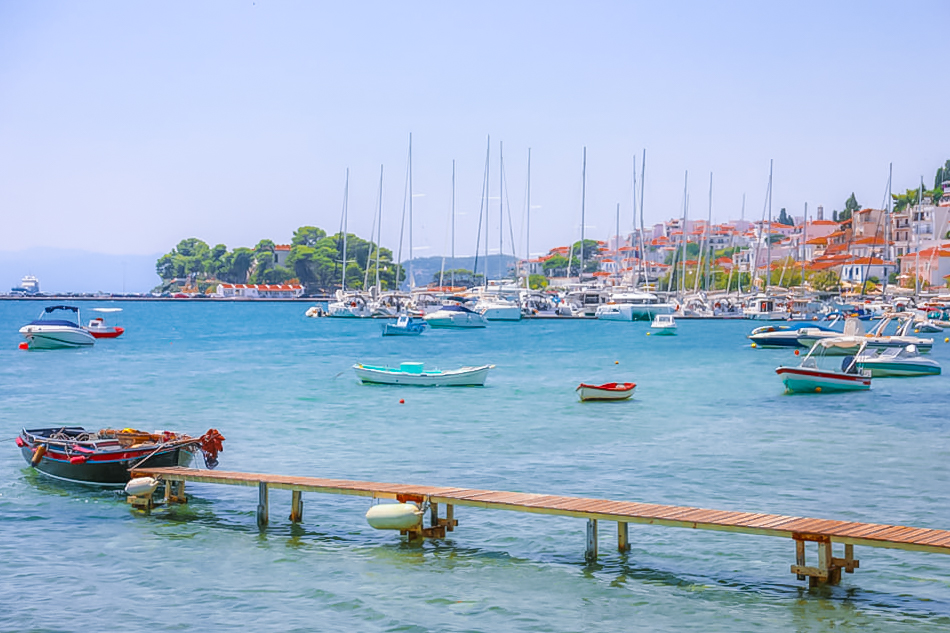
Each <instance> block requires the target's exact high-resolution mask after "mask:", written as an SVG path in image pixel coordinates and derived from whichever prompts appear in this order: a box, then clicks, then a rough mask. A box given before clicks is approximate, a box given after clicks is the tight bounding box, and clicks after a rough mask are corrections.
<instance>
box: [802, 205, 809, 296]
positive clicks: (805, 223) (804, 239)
mask: <svg viewBox="0 0 950 633" xmlns="http://www.w3.org/2000/svg"><path fill="white" fill-rule="evenodd" d="M807 241H808V203H807V202H806V203H805V220H804V221H803V222H802V252H801V257H802V298H804V297H805V243H806V242H807Z"/></svg>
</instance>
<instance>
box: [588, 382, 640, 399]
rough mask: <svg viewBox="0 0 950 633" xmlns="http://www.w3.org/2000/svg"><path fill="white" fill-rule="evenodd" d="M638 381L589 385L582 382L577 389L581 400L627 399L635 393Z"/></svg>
mask: <svg viewBox="0 0 950 633" xmlns="http://www.w3.org/2000/svg"><path fill="white" fill-rule="evenodd" d="M636 387H637V385H636V383H632V382H608V383H605V384H603V385H588V384H587V383H583V382H582V383H581V384H580V385H578V386H577V389H575V391H576V392H577V397H578V398H580V399H581V402H589V401H592V400H627V399H629V398H630V397H631V396H632V395H633V391H634V389H636Z"/></svg>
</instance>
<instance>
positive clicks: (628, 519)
mask: <svg viewBox="0 0 950 633" xmlns="http://www.w3.org/2000/svg"><path fill="white" fill-rule="evenodd" d="M133 476H136V477H138V476H152V477H155V478H157V479H160V480H163V481H164V482H165V498H166V501H169V502H175V501H177V502H184V501H185V497H184V482H186V481H191V482H201V483H211V484H229V485H238V486H251V487H257V488H258V492H259V502H258V509H257V518H258V524H259V526H261V527H262V528H263V527H264V526H266V525H267V523H268V494H267V492H268V489H269V488H274V489H280V490H291V491H292V492H293V498H292V508H291V520H292V521H301V520H302V519H303V499H302V493H304V492H314V493H325V494H340V495H355V496H361V497H372V498H376V499H397V500H399V501H414V502H417V503H420V504H423V505H428V508H429V517H430V519H429V523H430V526H429V527H428V528H422V527H420V528H419V529H418V530H414V531H409V536H410V538H413V537H423V536H426V537H444V536H445V532H446V530H448V531H453V530H454V528H455V527H456V526H457V525H458V521H457V520H455V518H454V507H455V506H469V507H476V508H488V509H492V510H510V511H516V512H529V513H535V514H550V515H558V516H569V517H577V518H582V519H587V552H586V553H587V557H588V559H591V560H592V559H594V558H596V556H597V541H598V530H597V522H598V521H616V522H617V543H618V547H619V548H620V550H622V551H623V550H627V549H629V540H628V531H627V525H628V524H629V523H642V524H650V525H663V526H667V527H680V528H692V529H700V530H715V531H720V532H734V533H740V534H758V535H762V536H773V537H782V538H790V539H793V540H794V541H795V551H796V556H795V558H796V564H795V565H792V567H791V572H792V573H794V574H796V575H797V576H798V578H799V580H804V579H805V578H806V577H807V578H808V579H809V582H810V584H811V585H813V586H814V585H817V584H821V583H829V584H837V583H838V582H839V581H840V579H841V572H842V570H843V571H845V572H846V573H852V572H853V571H854V570H855V569H856V568H858V567H859V562H858V561H857V560H856V559H855V558H854V546H855V545H862V546H868V547H885V548H892V549H902V550H910V551H919V552H930V553H936V554H950V531H947V530H938V529H931V528H915V527H906V526H900V525H881V524H876V523H859V522H854V521H836V520H831V519H814V518H807V517H793V516H784V515H778V514H765V513H755V512H737V511H728V510H709V509H703V508H691V507H683V506H669V505H657V504H652V503H636V502H631V501H611V500H607V499H588V498H582V497H565V496H557V495H544V494H531V493H522V492H501V491H495V490H473V489H468V488H452V487H439V486H419V485H411V484H393V483H378V482H371V481H350V480H344V479H319V478H314V477H291V476H285V475H269V474H254V473H240V472H224V471H211V470H199V469H194V468H140V469H136V470H135V471H134V472H133ZM439 504H444V505H445V506H446V508H445V514H446V516H445V518H439ZM807 542H814V543H816V544H817V546H818V560H817V565H814V566H809V565H806V564H805V543H807ZM833 543H840V544H843V545H844V557H843V558H838V557H835V556H833V552H832V544H833Z"/></svg>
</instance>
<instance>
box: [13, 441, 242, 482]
mask: <svg viewBox="0 0 950 633" xmlns="http://www.w3.org/2000/svg"><path fill="white" fill-rule="evenodd" d="M223 441H224V437H223V436H222V435H221V434H220V433H218V431H217V430H215V429H210V430H209V431H208V432H207V433H205V434H204V435H202V436H200V437H191V436H189V435H185V434H183V433H173V432H171V431H159V432H156V433H146V432H143V431H137V430H135V429H122V430H114V429H103V430H100V431H90V430H87V429H85V428H83V427H81V426H60V427H52V428H44V429H23V430H22V431H20V435H19V436H18V437H17V438H16V444H17V446H19V447H20V452H21V454H22V455H23V458H24V459H25V460H26V461H27V463H28V464H30V466H32V467H33V468H35V469H36V470H38V471H40V472H42V473H44V474H46V475H49V476H50V477H54V478H56V479H63V480H65V481H75V482H79V483H87V484H101V485H125V484H126V483H127V482H128V481H129V471H130V469H132V468H136V467H144V466H148V467H155V468H157V467H162V466H187V465H188V464H189V463H190V462H191V460H192V458H193V456H194V454H195V452H197V451H201V453H202V455H203V456H204V461H205V465H206V466H207V467H208V468H214V467H215V466H217V465H218V452H220V451H221V450H223V447H222V445H221V443H222V442H223Z"/></svg>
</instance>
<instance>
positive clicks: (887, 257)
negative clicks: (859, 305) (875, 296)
mask: <svg viewBox="0 0 950 633" xmlns="http://www.w3.org/2000/svg"><path fill="white" fill-rule="evenodd" d="M893 175H894V163H891V164H890V166H889V167H888V168H887V207H886V209H885V211H884V212H885V214H886V216H887V217H886V219H885V221H884V261H886V262H889V261H891V238H890V228H891V177H892V176H893ZM887 278H888V274H887V268H884V289H883V290H882V291H881V298H886V297H887Z"/></svg>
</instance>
